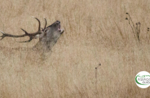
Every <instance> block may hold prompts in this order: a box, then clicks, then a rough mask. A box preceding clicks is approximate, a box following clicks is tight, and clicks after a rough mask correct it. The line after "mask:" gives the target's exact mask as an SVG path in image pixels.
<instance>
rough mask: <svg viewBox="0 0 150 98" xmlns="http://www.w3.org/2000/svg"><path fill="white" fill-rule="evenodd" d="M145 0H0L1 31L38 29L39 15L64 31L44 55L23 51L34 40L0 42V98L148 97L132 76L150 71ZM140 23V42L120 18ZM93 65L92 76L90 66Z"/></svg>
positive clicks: (149, 11) (149, 2) (148, 9)
mask: <svg viewBox="0 0 150 98" xmlns="http://www.w3.org/2000/svg"><path fill="white" fill-rule="evenodd" d="M149 5H150V0H136V1H135V0H80V1H78V0H76V1H75V0H34V1H33V0H0V29H1V30H3V31H5V32H6V33H11V34H22V33H23V32H22V31H21V30H20V27H22V28H24V29H25V30H27V31H29V32H34V31H35V30H37V26H38V23H37V21H36V20H35V19H33V18H32V17H31V16H36V17H38V18H39V19H40V20H41V21H42V23H43V24H44V19H43V18H44V17H45V18H47V20H48V23H49V25H50V24H51V23H53V22H54V21H55V20H60V21H61V23H62V26H63V27H64V29H65V33H64V34H63V35H62V36H61V38H60V39H59V41H58V43H57V44H56V45H55V46H54V48H53V49H52V53H51V54H47V55H46V56H45V57H44V58H43V56H41V55H40V54H38V53H37V52H36V51H31V50H27V49H26V48H31V47H32V46H34V45H35V43H36V42H37V41H38V40H34V41H32V42H30V43H24V44H20V43H17V41H20V40H26V39H27V38H25V39H13V38H5V39H4V40H2V41H1V42H0V98H149V97H150V93H149V92H150V88H147V89H141V88H138V87H137V86H136V84H135V81H134V78H135V75H136V74H137V73H138V72H139V71H143V70H145V71H148V72H150V56H149V55H150V32H147V27H149V26H150V7H149ZM126 12H129V13H130V15H131V17H132V19H133V21H134V22H138V21H140V22H141V24H142V25H141V33H140V41H141V42H140V43H139V42H137V40H136V39H135V37H134V34H133V32H132V29H131V27H130V25H129V24H128V21H126V20H125V18H126V14H125V13H126ZM100 63H101V66H100V67H98V69H97V78H95V67H96V66H98V64H100Z"/></svg>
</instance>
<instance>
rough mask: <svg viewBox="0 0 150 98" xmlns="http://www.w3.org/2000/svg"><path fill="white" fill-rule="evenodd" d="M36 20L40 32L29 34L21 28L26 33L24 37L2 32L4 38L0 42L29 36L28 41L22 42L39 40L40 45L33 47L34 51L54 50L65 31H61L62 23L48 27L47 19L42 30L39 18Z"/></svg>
mask: <svg viewBox="0 0 150 98" xmlns="http://www.w3.org/2000/svg"><path fill="white" fill-rule="evenodd" d="M35 19H36V20H37V21H38V23H39V27H38V31H37V32H34V33H28V32H27V31H25V30H24V29H22V28H21V30H22V31H23V32H24V33H25V34H22V35H12V34H8V33H4V32H3V31H1V33H2V36H0V37H1V39H0V40H2V39H4V38H5V37H13V38H19V37H25V36H28V37H29V40H27V41H22V42H30V41H32V40H33V39H37V38H39V41H38V43H37V44H36V45H35V46H34V47H33V48H34V49H38V50H44V51H49V50H51V49H52V47H53V46H54V44H55V43H56V42H57V40H58V39H59V37H60V36H61V35H62V34H63V32H64V30H62V29H61V25H60V21H58V20H57V21H56V22H54V23H53V24H51V25H50V26H48V27H46V26H47V20H46V19H45V26H44V28H41V23H40V20H39V19H38V18H36V17H35Z"/></svg>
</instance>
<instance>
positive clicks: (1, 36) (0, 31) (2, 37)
mask: <svg viewBox="0 0 150 98" xmlns="http://www.w3.org/2000/svg"><path fill="white" fill-rule="evenodd" d="M0 32H1V33H2V34H3V35H2V36H0V37H1V39H0V40H2V39H3V38H4V37H6V35H5V33H4V32H3V31H0Z"/></svg>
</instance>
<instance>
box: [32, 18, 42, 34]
mask: <svg viewBox="0 0 150 98" xmlns="http://www.w3.org/2000/svg"><path fill="white" fill-rule="evenodd" d="M33 17H34V16H33ZM34 18H35V19H36V20H37V21H38V23H39V28H38V31H40V30H41V22H40V20H39V19H38V18H36V17H34Z"/></svg>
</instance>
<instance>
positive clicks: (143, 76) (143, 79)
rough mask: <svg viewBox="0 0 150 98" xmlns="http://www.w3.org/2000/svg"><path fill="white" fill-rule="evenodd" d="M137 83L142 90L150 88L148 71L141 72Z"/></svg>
mask: <svg viewBox="0 0 150 98" xmlns="http://www.w3.org/2000/svg"><path fill="white" fill-rule="evenodd" d="M135 83H136V85H137V86H138V87H140V88H147V87H149V86H150V74H149V73H148V72H147V71H141V72H139V73H138V74H137V75H136V76H135Z"/></svg>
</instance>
